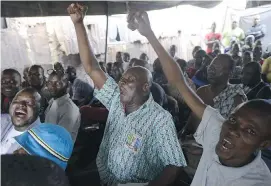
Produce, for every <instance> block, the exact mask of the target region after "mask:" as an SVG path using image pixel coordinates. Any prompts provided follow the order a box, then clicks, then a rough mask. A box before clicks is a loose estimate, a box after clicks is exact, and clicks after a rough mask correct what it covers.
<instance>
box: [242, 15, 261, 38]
mask: <svg viewBox="0 0 271 186" xmlns="http://www.w3.org/2000/svg"><path fill="white" fill-rule="evenodd" d="M260 22H261V20H260V16H259V15H258V16H255V17H254V21H253V25H252V27H251V28H250V29H249V30H248V31H247V32H246V37H249V38H252V41H253V43H254V41H256V40H258V39H261V38H263V37H264V36H265V35H266V25H264V24H261V23H260Z"/></svg>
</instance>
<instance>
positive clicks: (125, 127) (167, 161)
mask: <svg viewBox="0 0 271 186" xmlns="http://www.w3.org/2000/svg"><path fill="white" fill-rule="evenodd" d="M94 95H95V97H96V98H97V99H99V100H100V102H102V104H103V105H104V106H105V107H106V108H107V109H108V110H109V115H108V119H107V124H106V128H105V131H104V137H103V140H102V143H101V145H100V150H99V153H98V156H97V159H96V163H97V167H98V170H99V174H100V178H101V180H102V182H103V184H107V185H116V184H117V183H129V182H130V183H136V182H138V183H145V182H149V181H151V180H154V179H155V178H156V177H157V176H159V174H160V173H161V172H162V170H163V169H164V168H165V167H166V166H167V165H174V166H178V167H181V166H186V161H185V159H184V155H183V152H182V150H181V147H180V144H179V143H178V139H177V135H176V130H175V126H174V123H173V120H172V116H171V115H170V114H169V113H168V112H167V111H165V110H164V109H163V108H162V107H161V106H159V105H158V104H157V103H155V102H154V100H153V98H152V96H150V97H149V99H148V101H146V102H145V103H144V104H143V105H142V106H141V107H140V108H139V109H138V110H137V111H134V112H133V113H131V114H129V115H127V116H126V114H125V112H124V108H123V105H122V104H121V102H120V91H119V87H118V85H117V83H116V82H115V81H114V80H113V79H112V78H111V77H108V79H107V81H106V83H105V84H104V85H103V88H102V89H100V90H99V91H98V90H96V89H95V91H94Z"/></svg>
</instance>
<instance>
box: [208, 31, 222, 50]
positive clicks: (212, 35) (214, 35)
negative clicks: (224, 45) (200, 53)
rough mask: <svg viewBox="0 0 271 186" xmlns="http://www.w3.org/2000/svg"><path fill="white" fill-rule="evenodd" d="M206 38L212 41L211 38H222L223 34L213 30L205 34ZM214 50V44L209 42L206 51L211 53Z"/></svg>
mask: <svg viewBox="0 0 271 186" xmlns="http://www.w3.org/2000/svg"><path fill="white" fill-rule="evenodd" d="M205 39H206V40H207V41H211V40H221V34H219V33H213V32H211V33H209V34H207V35H206V36H205ZM212 50H213V44H208V45H207V49H206V53H207V54H210V53H212Z"/></svg>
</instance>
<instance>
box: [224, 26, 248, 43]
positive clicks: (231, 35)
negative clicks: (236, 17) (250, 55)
mask: <svg viewBox="0 0 271 186" xmlns="http://www.w3.org/2000/svg"><path fill="white" fill-rule="evenodd" d="M243 39H245V33H244V31H243V30H242V29H241V28H238V27H237V28H235V29H231V30H229V31H227V32H225V33H224V34H223V44H224V46H225V47H229V46H230V45H231V41H232V40H235V41H238V43H239V42H240V41H242V40H243Z"/></svg>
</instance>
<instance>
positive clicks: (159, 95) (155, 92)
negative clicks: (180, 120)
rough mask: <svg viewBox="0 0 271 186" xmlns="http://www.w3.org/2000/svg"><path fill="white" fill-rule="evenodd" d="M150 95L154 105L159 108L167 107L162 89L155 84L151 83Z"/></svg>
mask: <svg viewBox="0 0 271 186" xmlns="http://www.w3.org/2000/svg"><path fill="white" fill-rule="evenodd" d="M151 94H152V97H153V99H154V101H155V102H156V103H158V104H159V105H160V106H162V107H164V106H165V105H167V96H166V93H165V91H164V89H163V88H162V87H161V86H160V85H158V84H157V83H154V82H153V83H152V86H151Z"/></svg>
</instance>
